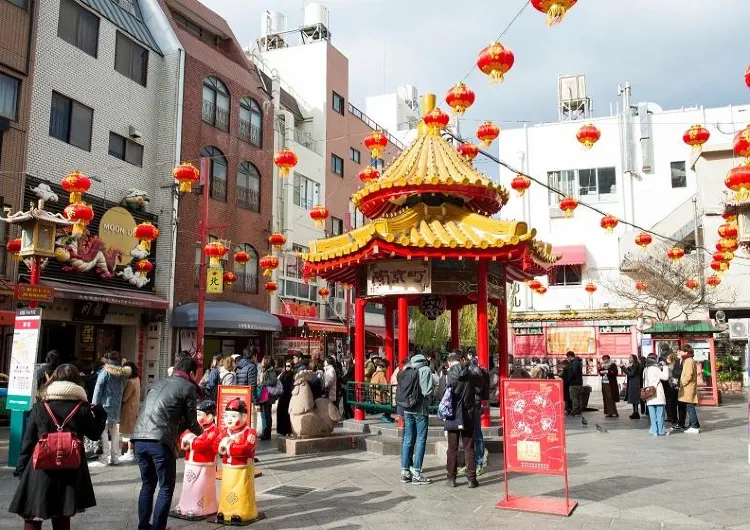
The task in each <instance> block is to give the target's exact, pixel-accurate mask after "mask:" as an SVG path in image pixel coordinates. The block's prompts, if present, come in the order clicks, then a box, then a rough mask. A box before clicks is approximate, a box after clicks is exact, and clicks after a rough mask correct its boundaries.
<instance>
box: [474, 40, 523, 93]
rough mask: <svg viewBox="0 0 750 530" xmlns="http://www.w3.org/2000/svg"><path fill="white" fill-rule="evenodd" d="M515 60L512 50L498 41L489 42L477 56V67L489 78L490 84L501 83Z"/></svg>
mask: <svg viewBox="0 0 750 530" xmlns="http://www.w3.org/2000/svg"><path fill="white" fill-rule="evenodd" d="M515 61H516V58H515V56H514V55H513V52H512V51H510V49H508V48H506V47H505V46H503V45H502V44H500V43H499V42H491V43H490V45H489V46H487V47H486V48H483V49H482V51H480V52H479V57H477V68H479V70H480V71H481V72H482V73H483V74H484V75H486V76H487V77H488V78H489V81H490V85H493V84H495V83H502V82H503V78H504V76H505V74H506V73H507V72H508V70H510V69H511V68H512V67H513V63H514V62H515Z"/></svg>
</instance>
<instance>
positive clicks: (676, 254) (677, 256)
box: [667, 247, 685, 263]
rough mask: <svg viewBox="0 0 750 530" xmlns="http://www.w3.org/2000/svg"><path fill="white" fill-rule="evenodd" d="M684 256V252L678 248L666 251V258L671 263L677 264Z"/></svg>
mask: <svg viewBox="0 0 750 530" xmlns="http://www.w3.org/2000/svg"><path fill="white" fill-rule="evenodd" d="M684 256H685V251H684V250H682V249H681V248H680V247H672V248H670V249H669V250H668V251H667V257H668V258H669V259H670V260H672V263H678V262H679V261H680V260H681V259H682V258H683V257H684Z"/></svg>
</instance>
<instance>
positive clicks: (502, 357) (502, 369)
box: [497, 288, 509, 419]
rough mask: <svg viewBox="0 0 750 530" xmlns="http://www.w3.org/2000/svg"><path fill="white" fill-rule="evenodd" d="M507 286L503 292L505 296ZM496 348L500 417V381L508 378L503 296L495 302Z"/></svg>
mask: <svg viewBox="0 0 750 530" xmlns="http://www.w3.org/2000/svg"><path fill="white" fill-rule="evenodd" d="M507 293H508V291H507V288H506V291H505V294H506V296H507ZM497 350H498V365H497V366H498V371H499V374H500V382H499V383H498V385H497V394H498V396H497V402H498V407H499V410H500V418H501V419H502V417H503V385H502V382H503V381H505V380H506V379H507V378H508V371H509V368H508V301H507V298H505V297H504V298H503V299H502V300H501V301H500V302H499V303H498V304H497Z"/></svg>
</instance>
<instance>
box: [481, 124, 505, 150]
mask: <svg viewBox="0 0 750 530" xmlns="http://www.w3.org/2000/svg"><path fill="white" fill-rule="evenodd" d="M498 136H500V127H498V126H497V125H495V124H494V123H492V122H491V121H486V122H484V123H483V124H481V125H480V126H479V127H477V138H478V139H479V141H480V142H482V145H483V146H484V147H489V146H490V145H492V142H493V141H495V138H497V137H498Z"/></svg>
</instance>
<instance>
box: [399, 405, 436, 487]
mask: <svg viewBox="0 0 750 530" xmlns="http://www.w3.org/2000/svg"><path fill="white" fill-rule="evenodd" d="M429 422H430V417H429V416H425V415H422V414H409V413H408V412H407V413H404V439H403V441H402V442H401V469H402V470H404V471H408V470H409V468H410V467H413V468H414V471H417V472H419V473H421V472H422V462H423V461H424V450H425V446H426V445H427V427H428V426H429ZM412 454H413V455H414V459H413V460H412Z"/></svg>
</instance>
